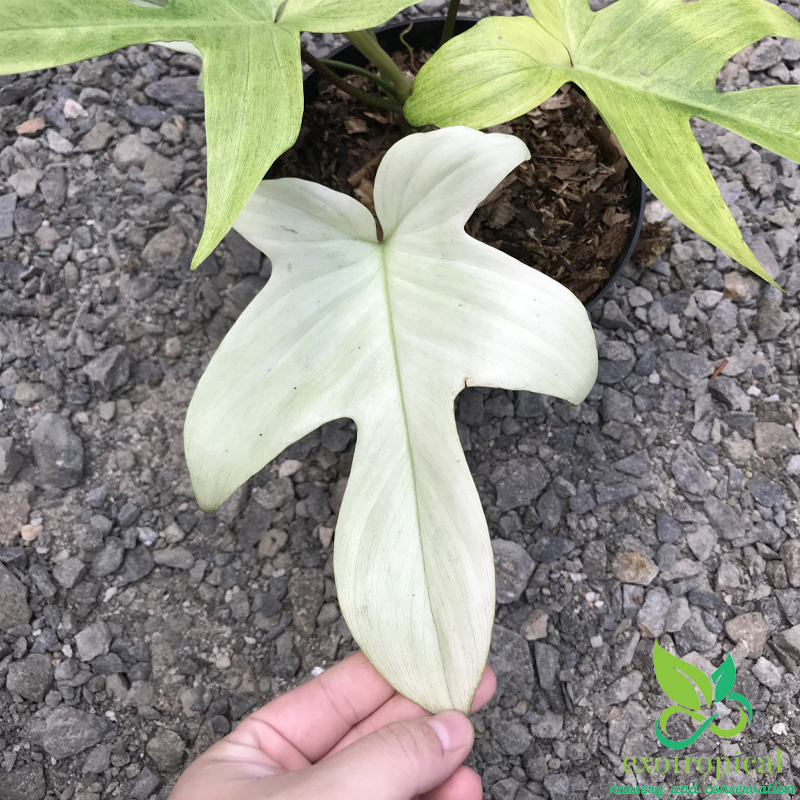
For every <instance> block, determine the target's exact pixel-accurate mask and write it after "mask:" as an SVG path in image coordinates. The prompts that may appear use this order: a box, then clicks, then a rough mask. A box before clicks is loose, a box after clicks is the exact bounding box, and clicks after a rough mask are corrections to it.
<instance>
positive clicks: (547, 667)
mask: <svg viewBox="0 0 800 800" xmlns="http://www.w3.org/2000/svg"><path fill="white" fill-rule="evenodd" d="M533 658H534V661H535V662H536V674H537V675H538V677H539V686H541V687H542V689H544V690H545V691H548V692H549V691H552V690H553V689H555V688H556V686H557V685H558V669H559V664H560V661H561V656H560V654H559V652H558V650H556V648H555V647H553V645H551V644H548V643H547V642H536V643H535V644H534V646H533Z"/></svg>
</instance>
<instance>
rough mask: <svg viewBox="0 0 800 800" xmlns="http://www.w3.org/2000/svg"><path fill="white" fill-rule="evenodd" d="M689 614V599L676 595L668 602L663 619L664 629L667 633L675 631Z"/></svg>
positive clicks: (681, 626) (679, 628) (682, 624)
mask: <svg viewBox="0 0 800 800" xmlns="http://www.w3.org/2000/svg"><path fill="white" fill-rule="evenodd" d="M690 616H691V611H690V610H689V601H688V600H687V599H686V598H685V597H676V598H674V599H673V600H672V602H670V604H669V609H668V610H667V616H666V618H665V620H664V630H665V631H666V632H667V633H675V632H677V631H679V630H681V628H683V626H684V624H685V623H686V621H687V620H688V619H689V617H690Z"/></svg>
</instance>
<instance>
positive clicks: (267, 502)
mask: <svg viewBox="0 0 800 800" xmlns="http://www.w3.org/2000/svg"><path fill="white" fill-rule="evenodd" d="M251 496H252V498H253V500H255V501H256V502H257V503H258V504H259V505H260V506H263V507H264V508H266V509H267V510H270V509H273V508H280V507H281V506H284V505H286V503H288V502H290V501H291V500H294V484H293V483H292V479H291V478H273V479H272V480H269V481H267V482H266V483H265V484H264V485H263V486H260V487H258V488H255V489H253V491H252V494H251Z"/></svg>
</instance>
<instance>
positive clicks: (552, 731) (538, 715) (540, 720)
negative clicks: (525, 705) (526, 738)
mask: <svg viewBox="0 0 800 800" xmlns="http://www.w3.org/2000/svg"><path fill="white" fill-rule="evenodd" d="M525 716H526V718H527V719H528V721H529V724H530V729H531V735H532V736H533V737H534V738H535V739H558V738H560V736H561V731H562V730H563V728H564V715H563V714H557V713H556V712H554V711H549V710H547V711H531V712H530V713H529V714H526V715H525Z"/></svg>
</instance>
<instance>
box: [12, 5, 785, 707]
mask: <svg viewBox="0 0 800 800" xmlns="http://www.w3.org/2000/svg"><path fill="white" fill-rule="evenodd" d="M408 5H410V3H409V2H407V1H406V0H360V2H357V3H356V2H351V1H350V0H282V2H279V1H278V0H77V2H76V1H75V0H34V1H33V2H32V0H0V72H2V73H4V74H5V73H16V72H22V71H28V70H35V69H43V68H46V67H52V66H55V65H58V64H63V63H68V62H72V61H75V60H77V59H82V58H89V57H92V56H96V55H101V54H103V53H107V52H109V51H111V50H114V49H116V48H118V47H123V46H125V45H131V44H140V43H147V42H156V43H161V44H165V45H166V46H168V47H173V48H174V49H178V50H183V51H185V52H194V53H198V54H200V55H201V56H202V59H203V86H204V91H205V94H206V128H207V139H208V211H207V216H206V226H205V230H204V233H203V236H202V238H201V240H200V244H199V247H198V250H197V252H196V253H195V256H194V261H193V266H197V265H198V264H199V263H200V262H201V261H202V260H203V259H204V258H205V257H206V256H207V255H208V254H209V253H211V252H212V250H213V249H214V248H215V247H216V245H217V244H218V243H219V241H220V240H221V238H222V237H223V236H224V235H225V234H226V233H227V231H228V229H229V227H230V226H231V225H232V224H234V221H235V224H234V227H235V228H236V229H237V230H238V231H239V232H240V233H241V234H242V235H243V236H244V237H245V238H247V239H248V240H249V241H250V242H252V243H253V244H254V245H256V246H257V247H259V248H260V249H261V250H262V251H263V252H264V253H266V254H267V255H268V256H269V257H270V258H271V259H272V263H273V275H272V277H271V279H270V281H269V282H268V284H267V286H266V287H265V288H264V289H263V290H262V292H261V293H260V294H259V295H258V296H257V297H256V298H255V300H254V301H253V302H252V303H251V304H250V306H248V308H247V309H246V310H245V312H244V313H243V314H242V315H241V317H240V318H239V319H238V320H237V322H236V323H235V324H234V326H233V328H232V329H231V331H230V332H229V333H228V335H227V337H226V338H225V340H224V341H223V343H222V344H221V346H220V348H219V350H218V351H217V353H216V354H215V355H214V357H213V358H212V360H211V363H210V365H209V367H208V369H207V371H206V373H205V374H204V376H203V378H202V379H201V381H200V383H199V385H198V387H197V391H196V393H195V396H194V398H193V400H192V403H191V405H190V407H189V412H188V415H187V419H186V428H185V446H186V455H187V460H188V463H189V469H190V472H191V477H192V483H193V486H194V488H195V492H196V495H197V498H198V502H199V503H200V505H201V506H202V507H203V508H204V509H206V510H208V511H215V510H216V509H217V508H218V507H219V506H220V505H221V504H222V503H223V502H224V501H225V499H226V498H227V497H228V496H229V495H230V494H231V493H232V492H233V491H234V490H235V489H236V488H237V487H238V486H240V485H241V484H243V483H244V482H245V481H246V480H247V479H248V478H250V477H251V476H252V475H254V474H255V473H256V472H258V471H259V470H260V469H262V468H263V467H264V466H265V465H266V464H267V463H268V462H269V461H271V460H272V459H273V458H275V457H276V456H277V455H278V454H279V453H280V452H281V451H282V450H283V449H284V448H286V447H287V446H288V445H289V444H291V443H292V442H294V441H295V440H297V439H299V438H300V437H302V436H303V435H305V434H307V433H308V432H310V431H312V430H314V429H315V428H317V427H318V426H319V425H321V424H322V423H324V422H327V421H329V420H333V419H337V418H341V417H350V418H352V419H353V420H355V422H356V424H357V426H358V443H357V447H356V451H355V456H354V461H353V466H352V472H351V475H350V479H349V482H348V486H347V491H346V493H345V497H344V500H343V503H342V506H341V510H340V513H339V518H338V524H337V528H336V540H335V546H334V570H335V574H336V584H337V592H338V597H339V603H340V606H341V609H342V613H343V615H344V617H345V619H346V620H347V623H348V625H349V626H350V629H351V631H352V633H353V636H354V638H355V639H356V641H357V642H358V643H359V645H360V646H361V647H362V648H363V650H364V651H365V652H366V654H367V655H368V656H369V658H370V659H371V660H372V661H373V663H374V664H375V666H376V667H377V668H378V669H379V670H380V671H381V672H382V673H383V674H384V675H385V676H386V678H387V679H388V680H389V681H390V682H391V683H392V685H394V686H395V687H396V688H397V689H399V690H400V691H402V692H403V693H404V694H406V695H407V696H409V697H410V698H412V699H414V700H416V701H417V702H419V703H420V704H421V705H423V706H424V707H425V708H427V709H429V710H430V711H439V710H442V709H445V708H458V709H461V710H462V711H464V712H468V711H469V707H470V701H471V698H472V695H473V694H474V691H475V688H476V686H477V684H478V681H479V680H480V676H481V674H482V671H483V669H484V665H485V662H486V658H487V653H488V649H489V640H490V635H491V629H492V620H493V616H494V569H493V559H492V551H491V547H490V542H489V534H488V530H487V526H486V521H485V518H484V515H483V512H482V508H481V504H480V500H479V497H478V494H477V491H476V489H475V486H474V484H473V482H472V479H471V477H470V473H469V469H468V467H467V464H466V461H465V458H464V454H463V452H462V449H461V446H460V442H459V439H458V435H457V432H456V426H455V421H454V416H453V402H454V399H455V397H456V395H457V394H458V393H459V392H460V391H461V389H463V388H464V387H465V386H468V385H483V386H496V387H503V388H507V389H521V390H528V391H536V392H541V393H546V394H551V395H554V396H557V397H561V398H564V399H566V400H568V401H570V402H572V403H578V402H580V401H581V400H582V399H583V398H584V397H585V396H586V394H587V393H588V392H589V390H590V389H591V387H592V385H593V383H594V380H595V377H596V372H597V354H596V349H595V344H594V336H593V333H592V328H591V325H590V323H589V319H588V316H587V314H586V311H585V309H584V307H583V306H582V305H581V303H580V302H579V301H578V300H577V299H576V298H575V297H574V296H573V295H572V294H571V293H570V292H569V291H568V290H566V289H565V288H563V287H562V286H560V285H559V284H557V283H556V282H554V281H553V280H551V279H550V278H547V277H545V276H544V275H542V274H541V273H539V272H537V271H535V270H532V269H530V268H529V267H527V266H525V265H523V264H521V263H520V262H518V261H516V260H514V259H513V258H511V257H510V256H507V255H505V254H503V253H502V252H500V251H499V250H496V249H493V248H491V247H489V246H487V245H484V244H481V243H480V242H477V241H475V240H473V239H471V238H470V237H469V236H467V234H466V233H465V231H464V226H465V223H466V221H467V219H468V218H469V216H470V214H471V213H472V211H473V210H474V208H475V207H476V205H477V204H478V203H479V202H480V201H481V200H482V199H483V198H484V197H485V196H486V195H487V194H488V193H489V192H490V191H491V190H492V189H493V188H494V187H495V186H496V185H497V184H498V183H499V182H500V181H501V180H503V179H504V178H505V176H506V175H507V174H508V173H509V172H511V170H513V169H514V168H515V167H516V166H517V165H518V164H519V163H520V162H522V161H523V160H526V159H527V158H529V157H530V156H529V153H528V150H527V148H526V146H525V145H524V143H523V142H521V141H520V140H519V139H516V138H515V137H512V136H507V135H505V134H485V133H480V132H478V131H476V130H473V128H481V127H488V126H491V125H494V124H497V123H500V122H504V121H507V120H509V119H512V118H513V117H516V116H518V115H520V114H523V113H525V112H527V111H529V110H531V109H532V108H534V107H535V106H537V105H538V104H539V103H541V102H542V101H544V100H546V99H547V98H549V97H550V96H551V95H553V94H554V93H555V92H556V91H557V90H558V89H559V88H560V87H561V86H562V85H563V84H564V83H565V82H568V81H574V82H575V83H577V84H579V85H580V86H581V87H582V88H583V89H584V90H585V92H586V94H587V95H588V96H589V98H590V99H591V100H592V101H593V102H594V103H595V105H596V106H597V108H598V110H599V111H600V113H601V114H602V116H603V118H604V120H605V122H606V123H607V124H608V126H609V128H610V129H611V130H612V132H613V133H614V134H616V137H617V139H618V140H619V142H620V144H621V146H622V148H623V149H624V151H625V153H626V155H627V157H628V159H629V160H630V162H631V164H632V165H633V166H634V167H635V168H636V170H637V171H638V172H639V174H640V175H641V176H642V177H643V178H644V180H645V181H646V183H647V184H648V186H649V187H650V189H651V190H652V191H653V192H654V194H655V195H656V196H657V197H659V199H661V200H662V201H663V202H664V204H665V205H666V206H667V207H668V208H669V209H670V210H671V211H672V212H673V213H674V214H675V215H676V216H677V217H678V218H680V219H681V220H683V221H684V222H685V223H686V224H687V225H688V226H689V227H691V228H692V229H693V230H695V231H697V232H698V233H699V234H701V235H703V236H705V237H706V238H707V239H708V240H709V241H710V242H712V243H713V244H715V245H717V246H718V247H720V248H721V249H723V250H724V251H725V252H727V253H729V254H730V255H731V256H732V257H733V258H735V259H736V260H737V261H739V262H741V263H742V264H744V265H745V266H746V267H748V268H749V269H751V270H753V271H754V272H756V273H757V274H759V275H761V276H762V277H764V278H765V279H766V280H769V281H770V282H772V278H771V277H770V276H769V275H768V274H767V273H766V271H765V270H764V269H763V268H762V267H761V266H760V265H759V263H758V261H757V260H756V258H755V256H754V255H753V253H752V252H751V251H750V249H749V248H748V247H747V245H746V244H745V242H744V240H743V238H742V236H741V233H740V232H739V229H738V227H737V225H736V223H735V221H734V219H733V217H732V216H731V214H730V212H729V210H728V208H727V206H726V205H725V203H724V201H723V200H722V197H721V195H720V192H719V190H718V189H717V186H716V184H715V183H714V180H713V178H712V176H711V173H710V171H709V170H708V168H707V167H706V165H705V162H704V160H703V156H702V153H701V151H700V148H699V147H698V145H697V142H696V140H695V138H694V136H693V135H692V131H691V128H690V118H691V117H692V116H696V117H700V118H703V119H706V120H709V121H712V122H716V123H718V124H720V125H723V126H725V127H727V128H730V129H731V130H734V131H736V132H738V133H741V134H743V135H745V136H747V137H748V138H750V139H751V140H752V141H754V142H756V143H758V144H761V145H764V146H765V147H769V148H771V149H773V150H775V151H776V152H778V153H780V154H781V155H784V156H787V157H788V158H791V159H793V160H798V159H800V133H799V132H798V127H797V111H796V109H797V101H798V99H800V95H798V92H800V89H799V88H798V87H796V86H792V87H789V86H775V87H770V88H766V89H750V90H747V91H742V92H734V93H727V94H720V93H718V92H717V90H716V88H715V79H716V77H717V74H718V72H719V70H720V68H721V67H722V66H723V64H724V63H725V61H726V60H727V59H728V58H730V57H731V56H733V55H735V54H736V53H737V52H738V51H740V50H741V49H743V48H744V47H745V46H747V45H749V44H751V43H752V42H754V41H757V40H759V39H761V38H763V37H765V36H770V35H774V36H787V37H796V36H798V35H800V24H798V23H797V22H796V21H795V20H794V19H793V18H792V17H790V16H789V15H788V14H786V13H785V12H783V11H781V10H780V9H778V8H777V7H775V6H773V5H771V4H770V3H768V2H766V0H697V1H696V2H684V0H618V2H617V3H616V4H614V5H612V6H610V7H609V8H606V9H604V10H603V11H600V12H597V13H595V12H592V11H591V10H590V9H589V5H588V0H529V5H530V7H531V10H532V12H533V15H534V19H531V18H528V17H517V18H507V17H502V18H490V19H486V20H483V21H482V22H480V23H479V24H478V25H477V26H476V27H475V28H473V29H472V30H470V31H468V32H467V33H465V34H462V35H461V36H458V37H457V38H455V39H452V40H451V41H449V42H447V43H446V44H444V46H443V47H442V48H441V49H440V50H439V51H438V52H437V53H436V54H435V55H434V56H433V58H432V59H431V60H430V61H429V62H428V63H427V64H426V65H425V66H424V67H423V68H422V70H421V72H420V74H419V76H418V77H417V79H416V82H415V85H414V89H413V94H412V93H411V84H410V81H409V77H408V76H407V75H405V74H404V73H403V72H402V71H401V70H400V69H399V68H398V67H397V65H396V64H395V63H394V62H393V61H392V60H391V59H390V58H389V56H388V55H387V54H386V53H385V52H384V51H383V50H382V49H381V48H380V47H379V46H378V44H377V42H376V40H375V38H374V37H373V36H372V35H371V33H370V32H368V31H364V30H360V29H362V28H365V27H368V26H372V25H376V24H380V23H382V22H384V21H386V20H387V19H389V18H390V17H392V16H393V15H394V14H395V13H397V12H398V11H400V10H401V9H403V8H405V7H406V6H408ZM457 9H458V0H451V3H450V8H449V12H448V21H447V23H446V24H445V26H444V27H445V34H444V36H443V39H444V40H447V39H448V38H449V35H450V34H451V33H452V24H451V23H452V22H453V20H454V19H455V14H456V11H457ZM301 31H312V32H345V31H350V32H349V33H347V34H346V35H347V36H348V37H349V38H350V40H351V41H352V42H353V44H355V45H356V47H358V48H359V49H360V50H361V51H362V52H363V53H364V54H365V55H367V56H368V57H369V58H370V59H371V61H372V63H373V64H374V66H375V67H376V68H377V72H378V73H379V74H374V73H373V72H371V71H365V70H359V69H357V68H352V69H351V71H352V72H357V73H360V74H361V75H362V76H363V77H365V78H367V79H368V80H370V81H371V82H372V84H373V88H376V89H377V91H379V92H381V94H376V93H375V92H367V91H365V90H363V89H361V88H359V87H356V86H354V85H353V84H352V83H350V82H348V81H345V80H343V79H342V77H341V74H340V73H335V72H332V71H331V67H341V65H336V64H334V63H333V62H325V61H324V60H322V59H317V58H315V57H314V56H313V55H311V54H310V53H308V52H307V51H305V50H303V48H302V47H301V46H300V38H299V37H300V32H301ZM301 60H302V61H305V62H306V63H307V64H309V65H310V66H312V67H313V68H314V69H316V70H318V71H319V72H320V73H321V74H322V75H323V76H325V77H327V78H328V79H329V80H331V81H333V82H334V83H335V84H336V85H337V86H338V87H339V88H340V89H342V90H343V91H345V92H348V93H349V94H351V95H353V96H355V97H358V98H360V99H362V100H363V101H364V102H367V103H371V104H372V105H374V106H377V107H378V108H381V109H384V110H386V111H390V112H392V111H393V112H395V113H396V114H397V115H398V116H399V115H400V114H401V113H405V116H406V119H407V120H408V122H410V123H411V124H412V125H416V126H421V125H429V124H433V125H438V126H454V127H444V128H443V129H442V130H439V131H431V132H415V133H412V135H408V136H406V137H405V138H404V139H402V140H401V141H400V142H398V143H397V144H395V145H394V146H393V147H392V148H391V149H390V150H389V152H388V153H387V154H386V156H385V157H384V159H383V162H382V163H381V165H380V168H379V170H378V174H377V177H376V180H375V193H374V201H375V210H376V215H377V217H378V221H379V226H376V223H375V219H374V218H373V216H372V214H371V213H370V211H368V210H367V209H366V208H365V207H364V206H362V205H360V204H359V203H358V202H357V201H356V200H354V199H352V198H351V197H349V196H345V195H341V194H338V193H336V192H334V191H332V190H330V189H327V188H325V187H322V186H319V185H316V184H313V183H309V182H306V181H301V180H296V179H288V178H287V179H281V180H275V181H265V182H263V183H262V182H261V178H262V176H263V175H264V174H265V173H266V171H267V169H268V168H269V167H270V165H271V164H272V163H273V161H274V160H275V158H276V157H277V156H278V155H280V153H282V152H284V151H285V150H286V149H288V148H289V147H290V146H291V145H292V144H293V143H294V141H295V140H296V138H297V135H298V132H299V129H300V121H301V116H302V107H303V90H302V69H301ZM409 95H410V99H409ZM461 126H467V127H461ZM406 128H408V126H407V125H406ZM408 130H409V131H410V129H408Z"/></svg>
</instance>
